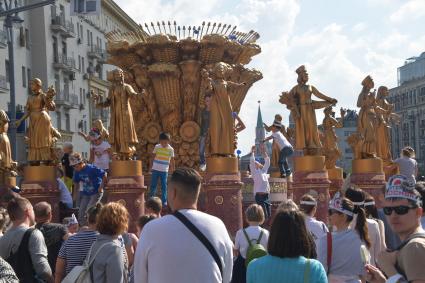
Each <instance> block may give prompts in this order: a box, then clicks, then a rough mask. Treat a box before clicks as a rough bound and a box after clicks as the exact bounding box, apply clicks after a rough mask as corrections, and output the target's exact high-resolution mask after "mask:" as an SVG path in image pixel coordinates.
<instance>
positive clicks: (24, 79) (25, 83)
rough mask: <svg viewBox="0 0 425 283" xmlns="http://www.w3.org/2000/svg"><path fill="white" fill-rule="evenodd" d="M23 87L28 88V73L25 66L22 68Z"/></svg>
mask: <svg viewBox="0 0 425 283" xmlns="http://www.w3.org/2000/svg"><path fill="white" fill-rule="evenodd" d="M22 86H23V87H27V71H26V69H25V66H22Z"/></svg>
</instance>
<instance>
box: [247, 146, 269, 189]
mask: <svg viewBox="0 0 425 283" xmlns="http://www.w3.org/2000/svg"><path fill="white" fill-rule="evenodd" d="M249 167H250V169H251V176H252V179H253V180H254V189H253V190H252V192H253V193H254V195H255V194H256V193H269V192H270V184H269V174H267V171H268V170H269V167H270V158H269V157H266V158H265V162H264V166H263V168H259V169H257V168H256V167H255V158H254V154H251V157H250V159H249Z"/></svg>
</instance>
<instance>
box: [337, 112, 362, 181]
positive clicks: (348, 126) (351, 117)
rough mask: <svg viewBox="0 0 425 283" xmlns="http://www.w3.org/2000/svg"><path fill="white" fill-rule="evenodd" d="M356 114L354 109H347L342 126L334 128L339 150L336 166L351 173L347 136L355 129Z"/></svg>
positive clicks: (350, 154) (351, 158)
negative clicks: (339, 155) (339, 154)
mask: <svg viewBox="0 0 425 283" xmlns="http://www.w3.org/2000/svg"><path fill="white" fill-rule="evenodd" d="M357 118H358V114H357V112H356V111H355V110H350V109H347V113H346V114H345V117H344V121H343V127H342V128H335V134H336V136H337V137H338V148H339V150H340V151H341V154H342V156H341V158H340V159H338V160H337V162H336V166H338V167H340V168H342V169H343V170H344V172H346V173H351V162H352V161H353V151H352V150H351V147H350V145H349V144H348V143H347V138H348V136H350V135H351V134H353V133H355V132H356V131H357Z"/></svg>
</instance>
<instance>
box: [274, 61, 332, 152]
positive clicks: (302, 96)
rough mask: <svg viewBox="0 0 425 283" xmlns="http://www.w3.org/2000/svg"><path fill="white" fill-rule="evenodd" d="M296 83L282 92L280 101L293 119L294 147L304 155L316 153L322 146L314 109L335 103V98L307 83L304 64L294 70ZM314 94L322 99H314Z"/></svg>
mask: <svg viewBox="0 0 425 283" xmlns="http://www.w3.org/2000/svg"><path fill="white" fill-rule="evenodd" d="M295 72H296V73H297V74H298V79H297V82H298V84H297V85H296V86H294V87H293V88H292V89H291V91H290V92H289V93H283V94H282V96H281V98H280V100H279V101H280V102H281V103H283V104H286V105H287V107H288V109H290V110H291V113H292V114H293V118H294V120H295V149H297V150H303V151H304V155H318V154H320V149H321V147H322V145H321V143H320V137H319V132H318V130H317V122H316V113H315V109H320V108H324V107H327V106H330V105H335V104H336V103H337V100H336V99H334V98H331V97H328V96H326V95H324V94H322V93H321V92H319V91H318V90H317V89H316V88H315V87H314V86H312V85H308V84H307V82H308V73H307V70H306V69H305V66H304V65H302V66H300V67H299V68H298V69H297V70H296V71H295ZM312 95H314V96H316V97H318V98H320V99H323V100H324V101H314V100H312V99H311V96H312Z"/></svg>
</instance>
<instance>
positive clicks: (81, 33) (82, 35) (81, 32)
mask: <svg viewBox="0 0 425 283" xmlns="http://www.w3.org/2000/svg"><path fill="white" fill-rule="evenodd" d="M80 35H81V43H82V42H83V40H84V33H83V24H81V25H80Z"/></svg>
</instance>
